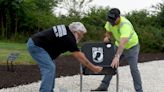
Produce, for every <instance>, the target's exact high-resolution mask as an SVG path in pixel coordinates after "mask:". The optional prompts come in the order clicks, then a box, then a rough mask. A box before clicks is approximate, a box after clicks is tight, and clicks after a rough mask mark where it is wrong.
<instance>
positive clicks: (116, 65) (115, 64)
mask: <svg viewBox="0 0 164 92" xmlns="http://www.w3.org/2000/svg"><path fill="white" fill-rule="evenodd" d="M119 60H120V59H119V58H118V57H114V59H113V61H112V64H111V67H112V68H117V67H119Z"/></svg>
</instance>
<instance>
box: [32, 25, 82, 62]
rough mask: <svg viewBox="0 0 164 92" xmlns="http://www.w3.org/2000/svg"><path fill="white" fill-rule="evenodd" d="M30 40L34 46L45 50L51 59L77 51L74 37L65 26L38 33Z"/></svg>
mask: <svg viewBox="0 0 164 92" xmlns="http://www.w3.org/2000/svg"><path fill="white" fill-rule="evenodd" d="M31 38H32V40H33V41H34V43H35V45H37V46H39V47H42V48H43V49H45V50H46V51H47V52H48V54H49V55H50V57H51V58H52V59H55V58H57V57H58V56H59V55H60V54H61V53H63V52H66V51H70V52H74V51H79V49H78V47H77V44H76V39H75V37H74V35H73V34H72V32H71V31H70V30H69V28H68V26H65V25H57V26H54V27H52V28H50V29H47V30H44V31H41V32H38V33H36V34H34V35H33V36H32V37H31Z"/></svg>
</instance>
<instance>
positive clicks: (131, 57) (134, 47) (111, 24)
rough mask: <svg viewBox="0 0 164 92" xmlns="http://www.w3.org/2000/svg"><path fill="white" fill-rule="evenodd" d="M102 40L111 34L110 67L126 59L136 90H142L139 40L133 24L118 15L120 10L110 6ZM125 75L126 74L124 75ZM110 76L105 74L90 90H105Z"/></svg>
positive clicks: (115, 66) (107, 39) (141, 91)
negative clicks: (114, 48)
mask: <svg viewBox="0 0 164 92" xmlns="http://www.w3.org/2000/svg"><path fill="white" fill-rule="evenodd" d="M105 29H106V31H107V32H106V34H105V38H104V42H109V38H111V36H113V37H114V39H115V46H116V53H115V57H114V58H113V61H112V63H111V67H113V68H117V67H118V66H119V62H120V61H124V60H127V61H128V64H129V65H130V70H131V75H132V78H133V83H134V88H135V90H136V92H143V89H142V82H141V77H140V72H139V70H138V66H137V63H138V54H139V49H140V46H139V40H138V36H137V34H136V32H135V30H134V29H133V25H132V24H131V23H130V21H129V20H127V19H126V18H125V17H123V16H120V10H119V9H117V8H112V9H111V10H110V11H109V12H108V15H107V22H106V24H105ZM124 77H126V76H124ZM111 79H112V76H110V75H105V77H104V79H103V80H102V82H101V84H100V86H99V87H98V88H97V89H95V90H92V91H107V89H108V86H109V84H110V80H111Z"/></svg>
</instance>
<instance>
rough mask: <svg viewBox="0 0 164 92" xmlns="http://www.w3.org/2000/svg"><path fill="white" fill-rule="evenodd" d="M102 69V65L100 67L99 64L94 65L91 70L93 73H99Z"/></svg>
mask: <svg viewBox="0 0 164 92" xmlns="http://www.w3.org/2000/svg"><path fill="white" fill-rule="evenodd" d="M102 69H103V67H100V66H94V70H93V72H94V73H96V74H97V73H100V72H101V71H102Z"/></svg>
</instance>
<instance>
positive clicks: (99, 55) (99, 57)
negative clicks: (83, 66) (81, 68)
mask: <svg viewBox="0 0 164 92" xmlns="http://www.w3.org/2000/svg"><path fill="white" fill-rule="evenodd" d="M92 59H93V61H94V62H95V63H101V62H103V59H104V55H103V48H102V47H92Z"/></svg>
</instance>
